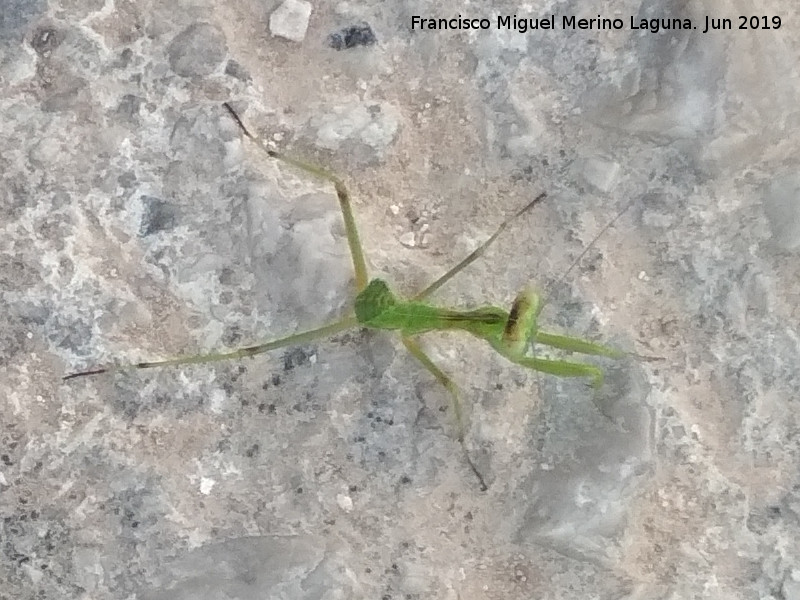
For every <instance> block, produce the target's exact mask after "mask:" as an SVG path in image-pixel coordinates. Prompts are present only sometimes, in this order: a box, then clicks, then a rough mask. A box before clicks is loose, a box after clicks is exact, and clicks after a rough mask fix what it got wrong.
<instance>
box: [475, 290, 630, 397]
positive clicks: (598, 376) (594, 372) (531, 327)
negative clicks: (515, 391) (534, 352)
mask: <svg viewBox="0 0 800 600" xmlns="http://www.w3.org/2000/svg"><path fill="white" fill-rule="evenodd" d="M542 308H543V304H542V301H541V298H540V297H539V295H538V294H537V293H536V292H534V291H533V290H531V289H525V290H523V291H522V292H520V293H519V294H518V295H517V297H516V299H515V300H514V303H513V304H512V305H511V311H510V312H509V316H508V321H507V322H506V325H505V328H504V330H503V334H502V336H500V337H499V338H495V339H493V340H489V343H491V344H492V347H493V348H494V349H495V350H497V351H498V352H499V353H500V354H502V355H503V356H505V357H506V358H507V359H508V360H510V361H511V362H514V363H516V364H518V365H521V366H523V367H527V368H528V369H533V370H534V371H539V372H541V373H548V374H550V375H557V376H559V377H588V378H591V380H592V387H594V388H595V390H598V389H600V388H601V387H602V386H603V371H602V370H601V369H600V368H598V367H596V366H594V365H590V364H588V363H582V362H574V361H568V360H560V359H547V358H537V357H535V356H528V355H526V351H527V349H528V346H529V345H531V344H542V345H544V346H549V347H551V348H557V349H559V350H566V351H568V352H577V353H579V354H589V355H594V356H605V357H608V358H622V357H624V356H625V353H624V352H622V351H621V350H616V349H615V348H610V347H608V346H603V345H601V344H596V343H594V342H591V341H589V340H584V339H582V338H577V337H571V336H566V335H558V334H554V333H546V332H544V331H539V329H538V323H537V322H538V318H539V313H541V311H542Z"/></svg>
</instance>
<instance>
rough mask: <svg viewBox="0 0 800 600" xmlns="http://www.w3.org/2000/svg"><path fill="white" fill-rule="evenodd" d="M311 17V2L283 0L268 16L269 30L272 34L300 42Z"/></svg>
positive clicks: (304, 35)
mask: <svg viewBox="0 0 800 600" xmlns="http://www.w3.org/2000/svg"><path fill="white" fill-rule="evenodd" d="M310 17H311V4H310V3H309V2H305V1H304V0H284V2H283V3H282V4H281V5H280V6H279V7H278V8H276V9H275V12H273V13H272V14H271V15H270V17H269V31H270V33H271V34H272V35H275V36H278V37H282V38H286V39H287V40H290V41H292V42H302V41H303V40H304V39H305V37H306V31H307V30H308V20H309V18H310Z"/></svg>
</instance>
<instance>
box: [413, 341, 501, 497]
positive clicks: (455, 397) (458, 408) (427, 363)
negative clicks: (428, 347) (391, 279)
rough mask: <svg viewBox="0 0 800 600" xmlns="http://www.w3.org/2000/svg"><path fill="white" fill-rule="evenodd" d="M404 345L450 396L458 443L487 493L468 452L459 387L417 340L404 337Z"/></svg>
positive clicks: (484, 482)
mask: <svg viewBox="0 0 800 600" xmlns="http://www.w3.org/2000/svg"><path fill="white" fill-rule="evenodd" d="M403 345H404V346H405V347H406V348H407V349H408V351H409V352H410V353H411V355H412V356H413V357H414V358H416V359H417V360H418V361H419V362H421V363H422V366H424V367H425V368H426V369H428V371H430V372H431V374H432V375H433V376H434V377H435V378H436V381H438V382H439V383H441V384H442V385H443V386H444V387H445V389H446V390H447V391H448V392H449V394H450V404H451V406H452V407H453V414H454V415H455V419H456V427H457V428H458V443H459V444H461V448H462V450H463V451H464V457H465V459H466V461H467V464H468V465H469V468H470V469H471V470H472V472H473V473H474V474H475V477H477V478H478V481H479V482H480V487H481V491H484V492H485V491H486V490H488V489H489V486H488V485H486V481H485V480H484V478H483V475H482V474H481V472H480V471H479V470H478V467H476V466H475V463H474V462H473V461H472V458H471V457H470V455H469V452H468V451H467V446H466V444H465V442H464V434H465V433H466V423H465V421H464V413H463V410H462V405H461V398H460V395H459V392H458V386H456V384H455V383H454V382H453V380H452V379H450V377H449V376H448V375H447V374H446V373H445V372H444V371H442V370H441V369H440V368H439V367H438V366H436V363H434V362H433V361H432V360H431V358H430V357H429V356H428V355H427V354H425V352H424V351H423V350H422V348H421V347H420V345H419V344H418V343H417V342H416V340H413V339H411V338H410V337H407V336H403Z"/></svg>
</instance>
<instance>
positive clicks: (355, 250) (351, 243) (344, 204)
mask: <svg viewBox="0 0 800 600" xmlns="http://www.w3.org/2000/svg"><path fill="white" fill-rule="evenodd" d="M222 106H224V107H225V109H226V110H227V111H228V112H229V113H230V115H231V117H233V120H234V121H236V124H237V125H238V126H239V129H241V130H242V133H244V135H245V136H246V137H247V138H248V139H250V140H251V141H252V142H254V143H255V144H256V146H258V147H259V148H260V149H261V150H263V151H264V152H266V153H267V155H268V156H270V157H271V158H274V159H275V160H279V161H281V162H284V163H287V164H289V165H292V166H293V167H296V168H298V169H300V170H301V171H305V172H306V173H309V174H311V175H314V176H315V177H319V178H320V179H325V180H327V181H330V182H331V183H332V184H333V187H334V188H335V189H336V197H337V198H338V199H339V208H341V210H342V218H343V219H344V227H345V232H346V234H347V245H348V247H349V248H350V256H351V257H352V259H353V271H354V272H355V279H356V293H358V292H360V291H361V290H363V289H364V288H365V287H367V264H366V261H365V260H364V249H363V248H362V246H361V239H360V238H359V235H358V227H357V226H356V220H355V217H354V216H353V209H352V207H351V205H350V192H348V191H347V187H346V186H345V185H344V182H343V181H342V180H341V179H339V177H337V176H336V175H334V174H333V173H331V172H330V171H328V170H326V169H324V168H322V167H319V166H317V165H315V164H312V163H310V162H306V161H304V160H299V159H296V158H292V157H290V156H286V155H285V154H283V153H281V152H276V151H274V150H270V149H269V148H267V147H265V146H264V145H263V144H262V142H261V141H260V140H259V139H258V138H257V137H256V136H255V135H253V134H252V133H250V130H249V129H247V127H246V126H245V124H244V122H243V121H242V119H241V118H240V117H239V115H238V114H237V113H236V111H235V110H233V107H232V106H231V105H230V104H228V103H227V102H225V103H223V104H222Z"/></svg>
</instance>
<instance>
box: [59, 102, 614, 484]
mask: <svg viewBox="0 0 800 600" xmlns="http://www.w3.org/2000/svg"><path fill="white" fill-rule="evenodd" d="M222 106H223V107H224V108H225V109H226V110H227V111H228V113H229V114H230V116H231V117H232V118H233V120H234V121H235V122H236V124H237V125H238V127H239V129H240V130H241V131H242V133H243V134H244V136H245V137H247V138H248V139H249V140H251V141H252V142H253V143H255V144H256V145H257V146H258V147H259V148H260V149H261V150H263V151H264V152H266V154H267V155H268V156H270V157H271V158H273V159H275V160H278V161H281V162H283V163H286V164H288V165H291V166H293V167H295V168H297V169H299V170H301V171H304V172H306V173H308V174H310V175H313V176H316V177H318V178H321V179H324V180H327V181H329V182H330V183H332V184H333V186H334V189H335V190H336V196H337V198H338V199H339V207H340V209H341V211H342V217H343V219H344V225H345V232H346V236H347V243H348V246H349V249H350V255H351V258H352V262H353V270H354V274H355V291H356V295H355V299H354V302H353V308H352V310H351V311H350V313H349V314H347V315H346V316H344V317H343V318H341V319H339V320H338V321H336V322H334V323H330V324H328V325H324V326H322V327H318V328H316V329H311V330H308V331H303V332H301V333H296V334H293V335H289V336H286V337H282V338H280V339H275V340H271V341H267V342H264V343H261V344H256V345H253V346H247V347H244V348H239V349H237V350H232V351H227V352H215V353H209V354H199V355H191V356H180V357H177V358H171V359H167V360H158V361H152V362H139V363H133V364H122V365H118V364H115V365H109V366H103V367H97V368H93V369H90V370H86V371H80V372H76V373H72V374H69V375H66V376H65V377H64V379H65V380H68V379H75V378H78V377H86V376H90V375H100V374H103V373H118V372H121V371H132V370H136V369H151V368H156V367H168V366H175V365H190V364H198V363H210V362H216V361H220V360H228V359H238V358H244V357H248V356H250V357H252V356H256V355H259V354H263V353H265V352H269V351H271V350H276V349H278V348H283V347H287V346H298V345H302V344H305V343H308V342H311V341H313V340H316V339H319V338H325V337H328V336H331V335H333V334H336V333H338V332H341V331H344V330H347V329H351V328H356V327H362V328H369V329H383V330H389V331H397V332H399V333H400V339H401V341H402V343H403V345H404V346H405V347H406V348H407V349H408V351H409V352H410V353H411V355H412V356H414V357H415V358H416V359H417V360H418V361H419V362H420V363H421V364H422V365H423V366H424V367H425V369H427V370H428V371H429V372H430V373H431V374H432V375H433V377H434V378H435V379H436V380H437V381H438V382H439V383H441V384H442V386H444V388H445V389H446V390H447V392H448V394H449V397H450V399H451V406H452V410H453V414H454V417H455V421H456V426H457V431H458V441H459V443H460V444H461V446H462V448H463V450H464V456H465V458H466V461H467V463H468V464H469V467H470V469H471V470H472V472H473V473H474V474H475V475H476V476H477V478H478V480H479V481H480V485H481V489H484V490H485V489H487V485H486V482H485V481H484V478H483V475H482V474H481V473H480V471H479V470H478V468H477V467H476V466H475V464H474V463H473V461H472V459H471V458H470V455H469V452H468V451H467V447H466V445H465V441H464V433H465V426H466V423H465V419H464V413H463V408H462V400H461V394H460V392H459V389H458V386H457V385H456V384H455V382H454V381H453V380H452V379H451V378H450V376H449V375H447V374H446V373H445V372H444V371H443V370H442V369H440V368H439V367H438V366H437V365H436V364H435V363H434V362H433V360H432V359H431V358H430V357H429V356H428V355H427V354H426V353H425V352H424V351H423V349H422V347H421V346H420V344H419V342H418V341H417V337H418V336H419V335H421V334H423V333H427V332H431V331H441V330H460V331H464V332H466V333H469V334H471V335H473V336H475V337H477V338H479V339H482V340H485V341H486V342H488V344H489V345H490V346H491V347H492V348H494V350H495V351H496V352H498V353H499V354H500V355H502V356H503V357H505V358H506V359H508V360H509V361H511V362H512V363H515V364H518V365H520V366H522V367H525V368H528V369H533V370H534V371H539V372H542V373H546V374H549V375H555V376H557V377H583V378H587V379H589V380H590V381H591V384H592V386H593V387H594V389H595V390H597V389H599V388H600V387H601V386H602V384H603V371H602V370H601V369H600V368H599V367H597V366H595V365H592V364H588V363H584V362H578V361H573V360H564V359H552V358H540V357H537V356H535V355H533V354H531V350H532V348H533V346H534V345H535V344H539V345H542V346H548V347H550V348H555V349H558V350H564V351H567V352H572V353H578V354H586V355H594V356H601V357H606V358H611V359H619V358H623V357H625V356H628V353H626V352H623V351H621V350H617V349H615V348H611V347H609V346H604V345H602V344H597V343H595V342H592V341H589V340H586V339H582V338H578V337H572V336H567V335H559V334H554V333H548V332H545V331H541V330H540V329H539V327H538V318H539V314H540V313H541V311H542V308H543V302H542V299H541V298H540V296H539V295H538V294H537V293H536V292H534V291H533V290H532V289H530V288H527V289H524V290H523V291H522V292H520V293H519V294H518V295H517V297H516V299H515V300H514V302H513V303H512V305H511V308H510V309H509V310H508V311H506V310H504V309H502V308H499V307H496V306H483V307H481V308H477V309H475V310H457V309H452V308H445V307H440V306H436V305H434V304H432V303H429V302H428V301H427V300H428V298H429V297H430V296H431V295H432V294H433V293H434V292H436V291H437V290H438V289H439V288H441V287H442V286H443V285H444V284H446V283H447V282H448V281H450V280H451V279H452V278H453V277H455V276H456V275H457V274H458V273H459V272H460V271H462V270H463V269H464V268H465V267H467V266H468V265H469V264H471V263H472V262H474V261H475V260H477V259H478V258H479V257H480V256H481V255H482V254H483V253H484V251H485V250H486V249H487V248H488V247H489V245H491V244H492V243H493V242H494V241H495V240H496V239H497V237H498V236H499V235H500V234H501V233H502V232H503V231H504V230H505V229H506V228H507V227H508V225H509V224H510V223H511V222H513V221H514V220H515V219H517V218H519V217H520V216H522V215H523V214H525V213H527V212H528V211H529V210H531V209H532V208H533V207H534V206H536V205H537V204H539V203H540V202H541V201H543V200H544V199H545V194H544V193H542V194H539V195H538V196H537V197H536V198H534V199H533V200H532V201H530V202H529V203H528V204H526V205H525V206H523V207H522V208H521V209H519V210H517V211H516V212H515V213H513V214H512V215H510V216H509V217H507V218H506V219H505V220H504V221H503V222H502V223H501V224H500V226H499V227H498V228H497V230H496V231H495V232H494V233H493V234H492V235H491V236H490V237H489V238H488V239H487V240H486V241H485V242H483V243H482V244H481V245H480V246H479V247H478V248H477V249H475V250H474V251H473V252H471V253H470V254H469V255H468V256H467V257H466V258H464V259H463V260H462V261H461V262H459V263H458V264H456V265H455V266H454V267H452V268H451V269H450V270H449V271H447V272H446V273H445V274H444V275H442V276H441V277H439V278H438V279H437V280H436V281H434V282H433V283H431V284H430V285H428V286H427V287H426V288H425V289H423V290H422V291H420V292H418V293H417V294H415V295H414V296H412V297H411V298H410V299H408V300H403V299H402V298H400V297H398V296H397V295H396V294H395V293H393V292H392V290H391V289H390V287H389V285H388V284H387V283H386V282H385V281H384V280H382V279H372V280H370V279H369V277H368V272H367V265H366V259H365V254H364V250H363V248H362V246H361V241H360V239H359V234H358V228H357V227H356V222H355V217H354V216H353V210H352V206H351V202H350V194H349V192H348V190H347V188H346V186H345V184H344V182H343V181H342V179H340V178H339V177H338V176H336V175H335V174H333V173H331V172H329V171H328V170H326V169H323V168H321V167H318V166H316V165H314V164H311V163H308V162H305V161H302V160H298V159H295V158H292V157H290V156H287V155H285V154H283V153H280V152H276V151H274V150H271V149H269V148H267V147H266V146H264V145H263V144H262V143H261V142H260V141H259V139H258V138H257V137H256V136H255V135H253V134H252V133H251V132H250V130H249V129H248V128H247V127H246V126H245V124H244V122H243V121H242V119H241V118H240V117H239V115H238V114H237V113H236V111H235V110H234V109H233V107H232V106H231V105H230V104H228V103H224V104H223V105H222ZM623 212H624V211H623ZM620 214H621V213H620ZM618 217H619V215H618V216H617V218H618ZM614 220H616V219H614ZM612 223H613V221H612ZM610 225H611V223H609V225H607V226H606V228H605V229H607V228H608V227H609V226H610ZM605 229H604V230H603V231H605ZM603 231H601V233H600V234H602V233H603ZM598 237H599V235H598Z"/></svg>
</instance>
